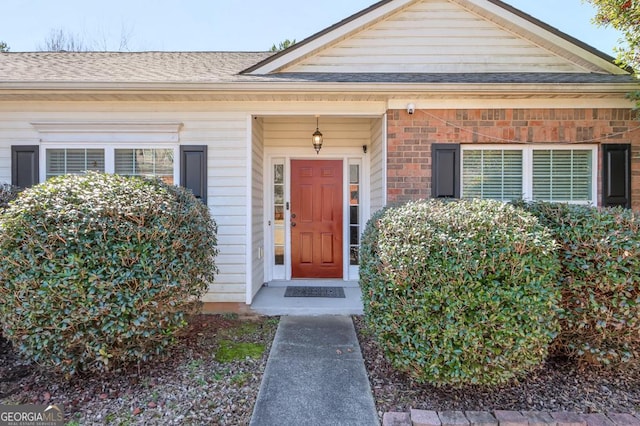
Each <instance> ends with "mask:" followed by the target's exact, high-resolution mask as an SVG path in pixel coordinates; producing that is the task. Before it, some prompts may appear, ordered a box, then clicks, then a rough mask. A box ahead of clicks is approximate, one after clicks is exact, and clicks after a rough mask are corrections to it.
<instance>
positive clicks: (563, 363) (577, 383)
mask: <svg viewBox="0 0 640 426" xmlns="http://www.w3.org/2000/svg"><path fill="white" fill-rule="evenodd" d="M354 324H355V326H356V331H357V333H358V339H359V340H360V347H361V349H362V354H363V357H364V359H365V365H366V368H367V371H368V373H369V380H370V382H371V388H372V391H373V396H374V399H375V401H376V407H377V409H378V412H379V414H380V415H381V414H382V413H384V412H387V411H408V410H409V409H410V408H415V409H421V410H438V411H440V410H474V411H475V410H478V411H494V410H516V411H574V412H577V413H606V412H620V413H629V414H638V413H640V371H639V370H638V369H625V370H624V371H617V372H611V371H601V370H594V369H589V368H580V367H578V366H576V365H575V364H574V363H572V362H571V361H569V360H566V359H561V358H552V359H549V360H548V361H547V362H546V363H545V364H544V365H543V366H541V368H540V369H538V370H537V371H535V372H533V373H531V374H529V375H528V376H527V377H525V378H524V379H522V380H520V381H518V382H515V383H513V384H510V385H504V386H500V387H497V388H495V387H482V386H467V387H464V388H459V389H457V388H452V387H447V386H443V387H435V386H431V385H424V384H418V383H415V382H414V381H412V380H411V379H410V378H408V377H407V376H406V375H404V374H402V373H399V372H397V371H395V370H394V369H393V368H392V367H391V365H390V364H389V363H388V362H387V361H386V359H385V357H384V354H383V352H382V350H381V349H380V347H379V345H378V344H377V343H376V341H375V339H374V338H373V335H372V333H371V332H370V331H369V330H367V328H366V326H365V324H364V321H363V319H362V318H361V317H354Z"/></svg>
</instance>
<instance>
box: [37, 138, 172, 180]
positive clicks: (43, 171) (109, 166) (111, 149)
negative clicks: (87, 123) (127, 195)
mask: <svg viewBox="0 0 640 426" xmlns="http://www.w3.org/2000/svg"><path fill="white" fill-rule="evenodd" d="M48 149H104V171H105V173H114V171H115V170H114V169H115V150H116V149H173V182H174V185H180V145H176V144H175V143H161V144H159V143H138V142H127V143H115V144H105V143H96V144H87V143H86V142H66V143H51V142H42V143H41V144H40V158H42V159H43V161H40V181H41V182H44V180H45V179H46V177H47V150H48Z"/></svg>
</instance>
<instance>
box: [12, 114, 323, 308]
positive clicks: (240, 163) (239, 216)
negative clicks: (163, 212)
mask: <svg viewBox="0 0 640 426" xmlns="http://www.w3.org/2000/svg"><path fill="white" fill-rule="evenodd" d="M15 105H16V106H15V107H14V108H9V107H8V106H7V107H6V108H7V109H11V110H10V111H7V110H6V109H5V110H3V112H2V113H1V114H0V145H1V146H0V179H1V181H3V182H11V145H40V146H41V150H40V178H41V180H44V179H45V178H46V172H45V166H46V152H45V150H46V149H69V148H71V149H76V148H79V149H80V148H82V149H105V171H106V172H111V173H113V171H114V159H115V154H114V150H113V149H112V148H122V149H131V148H136V149H147V148H163V149H164V148H175V151H174V155H175V158H176V159H178V158H179V156H178V154H179V151H178V148H179V145H207V147H208V179H207V185H208V188H207V194H208V198H207V203H208V206H209V209H210V210H211V214H212V216H213V217H214V219H215V220H216V223H217V225H218V248H219V250H220V254H219V255H218V256H217V258H216V265H217V266H218V268H219V269H220V272H219V273H218V274H217V275H216V277H215V282H214V283H212V284H211V286H210V289H209V292H208V293H207V294H205V296H204V297H203V299H202V300H203V301H204V302H232V303H245V302H246V294H247V287H246V286H247V274H246V269H247V268H246V265H247V262H249V261H250V260H249V259H247V256H246V254H247V248H246V247H247V246H246V245H247V238H248V237H247V203H248V200H247V179H248V178H247V164H248V161H249V160H248V159H247V132H248V131H249V130H248V129H247V114H246V112H238V111H235V112H234V111H228V110H227V109H228V108H227V106H226V105H225V106H224V107H222V106H221V107H217V106H216V105H211V106H210V107H209V106H208V107H206V108H205V110H202V108H201V106H199V107H190V106H188V104H187V103H173V102H162V103H157V104H153V103H143V102H115V103H114V104H110V103H109V104H108V105H107V103H104V102H86V103H78V104H77V105H76V104H72V103H64V104H58V103H53V102H52V103H38V104H37V105H34V104H31V103H29V104H24V103H20V104H18V103H16V104H15ZM0 109H1V107H0ZM232 109H233V108H232ZM34 122H36V123H38V122H45V123H59V124H58V125H57V126H58V128H56V129H54V130H55V131H51V132H49V130H48V129H45V130H42V131H38V128H36V126H34V124H32V123H34ZM131 122H136V123H138V122H140V123H149V122H151V123H156V122H157V123H166V122H179V123H181V124H182V125H181V127H180V130H179V134H178V133H172V137H171V138H169V137H168V136H166V137H165V134H164V133H158V131H157V129H152V130H155V132H154V133H152V134H147V133H146V132H145V131H144V130H145V129H146V127H145V126H142V127H145V129H143V130H142V131H137V129H133V131H126V128H127V125H128V126H129V127H131V125H130V124H127V123H131ZM68 123H71V124H69V125H68ZM77 123H89V124H88V125H87V126H92V127H99V129H98V131H95V130H93V129H92V130H91V131H81V130H78V129H77V127H78V126H75V125H76V124H77ZM100 123H105V124H104V125H101V124H100ZM119 123H125V126H124V128H125V130H124V131H123V130H122V128H121V127H120V124H119ZM147 127H157V126H155V125H153V126H147ZM67 128H68V129H69V132H67V131H66V129H67ZM103 128H104V129H105V130H106V131H109V132H110V131H112V130H113V132H111V133H103V132H102V129H103ZM314 128H315V127H314ZM108 147H111V148H109V149H106V148H108ZM178 163H179V161H177V160H176V164H175V168H176V173H178V174H177V175H175V176H174V178H175V182H179V177H180V175H179V164H178ZM258 164H259V163H258ZM109 169H110V170H109ZM261 224H262V221H261Z"/></svg>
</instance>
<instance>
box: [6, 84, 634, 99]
mask: <svg viewBox="0 0 640 426" xmlns="http://www.w3.org/2000/svg"><path fill="white" fill-rule="evenodd" d="M638 89H640V84H638V83H634V82H620V83H597V84H584V83H580V84H571V83H388V82H384V83H372V82H367V83H324V82H323V83H311V82H299V83H292V82H287V83H277V82H264V83H260V82H254V83H232V84H229V83H117V84H114V83H95V82H87V83H78V82H73V83H65V82H55V83H53V82H27V83H25V82H4V83H0V101H9V100H16V99H24V100H26V99H29V100H56V99H64V100H76V99H77V100H98V99H100V100H103V99H105V100H106V99H109V100H115V101H119V100H129V99H133V100H137V99H140V98H141V97H143V98H147V99H152V98H154V97H158V98H165V99H166V98H171V97H176V98H185V97H187V98H192V99H194V100H195V99H197V100H233V99H234V98H237V99H241V100H246V99H250V98H253V97H255V99H256V100H260V99H261V98H263V97H265V96H267V97H270V98H274V97H275V98H277V97H283V98H288V97H291V96H307V97H317V98H319V99H321V98H323V97H332V96H339V97H341V98H344V97H345V96H350V97H352V98H353V99H357V98H366V99H371V98H372V97H379V98H380V99H386V98H387V99H388V98H397V97H407V96H414V97H427V98H431V97H465V98H468V97H473V96H482V97H487V96H493V97H498V98H499V97H514V96H518V97H531V96H535V97H558V96H569V97H594V96H595V97H604V96H606V97H624V96H625V94H627V93H629V92H631V91H634V90H638Z"/></svg>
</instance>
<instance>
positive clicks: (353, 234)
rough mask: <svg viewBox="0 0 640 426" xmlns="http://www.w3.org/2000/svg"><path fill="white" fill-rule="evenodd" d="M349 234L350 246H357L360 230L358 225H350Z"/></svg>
mask: <svg viewBox="0 0 640 426" xmlns="http://www.w3.org/2000/svg"><path fill="white" fill-rule="evenodd" d="M349 230H350V235H349V243H350V244H351V245H352V246H357V245H359V244H360V232H358V231H359V228H358V226H350V227H349Z"/></svg>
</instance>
